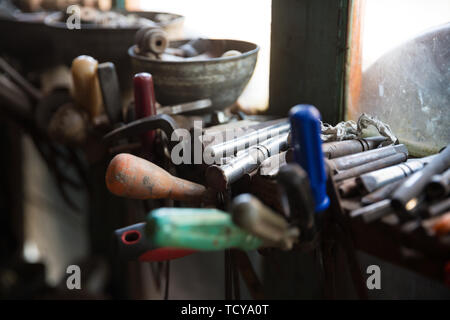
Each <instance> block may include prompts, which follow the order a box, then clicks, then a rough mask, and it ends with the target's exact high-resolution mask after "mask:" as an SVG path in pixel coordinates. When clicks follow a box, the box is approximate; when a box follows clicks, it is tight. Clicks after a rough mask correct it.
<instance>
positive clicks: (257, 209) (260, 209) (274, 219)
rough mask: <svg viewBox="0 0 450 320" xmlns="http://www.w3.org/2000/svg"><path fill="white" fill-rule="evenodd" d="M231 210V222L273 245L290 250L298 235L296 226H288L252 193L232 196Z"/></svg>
mask: <svg viewBox="0 0 450 320" xmlns="http://www.w3.org/2000/svg"><path fill="white" fill-rule="evenodd" d="M231 212H232V216H233V222H234V223H235V224H236V225H237V226H238V227H240V228H242V229H243V230H245V231H247V232H249V233H251V234H253V235H255V236H257V237H260V238H261V239H264V240H265V241H266V242H267V243H270V244H271V245H272V246H274V247H280V248H282V249H283V250H290V249H292V247H293V246H294V243H296V242H297V241H298V238H299V236H300V231H299V230H298V229H297V228H295V227H290V226H289V223H288V222H287V221H286V220H285V219H284V218H283V217H281V216H280V215H278V214H276V213H275V212H273V211H272V210H271V209H270V208H268V207H266V206H265V205H264V204H262V203H261V202H260V201H259V200H258V199H257V198H256V197H254V196H252V195H249V194H242V195H239V196H237V197H236V198H234V199H233V203H232V206H231Z"/></svg>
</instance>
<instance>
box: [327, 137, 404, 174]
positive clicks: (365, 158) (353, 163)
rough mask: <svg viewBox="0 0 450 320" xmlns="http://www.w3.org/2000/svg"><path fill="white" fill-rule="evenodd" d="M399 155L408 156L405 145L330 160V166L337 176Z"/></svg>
mask: <svg viewBox="0 0 450 320" xmlns="http://www.w3.org/2000/svg"><path fill="white" fill-rule="evenodd" d="M397 153H404V154H406V155H408V149H407V148H406V146H405V145H403V144H401V145H397V146H389V147H384V148H378V149H375V150H370V151H366V152H361V153H356V154H352V155H349V156H345V157H340V158H336V159H332V160H328V165H329V166H330V168H331V169H332V170H333V173H335V174H337V173H339V172H341V171H344V170H349V169H351V168H355V167H358V166H360V165H363V164H366V163H370V162H373V161H376V160H380V159H384V158H387V157H389V156H392V155H395V154H397Z"/></svg>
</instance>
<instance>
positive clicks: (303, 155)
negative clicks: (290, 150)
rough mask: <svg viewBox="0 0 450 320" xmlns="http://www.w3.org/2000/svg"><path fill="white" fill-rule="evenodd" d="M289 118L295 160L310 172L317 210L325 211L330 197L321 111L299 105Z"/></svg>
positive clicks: (292, 110) (293, 109)
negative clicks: (322, 136)
mask: <svg viewBox="0 0 450 320" xmlns="http://www.w3.org/2000/svg"><path fill="white" fill-rule="evenodd" d="M289 118H290V121H291V128H292V145H293V147H294V160H295V162H296V163H297V164H299V165H300V166H301V167H302V168H303V169H304V170H305V171H306V172H307V173H308V176H309V182H310V185H311V190H312V193H313V196H314V200H315V211H316V212H322V211H325V210H326V209H328V207H329V206H330V199H329V198H328V196H327V194H326V188H327V186H326V181H327V176H326V172H325V163H324V156H323V151H322V140H321V137H320V134H321V116H320V112H319V110H317V109H316V108H315V107H314V106H312V105H297V106H295V107H293V108H292V109H291V111H290V114H289Z"/></svg>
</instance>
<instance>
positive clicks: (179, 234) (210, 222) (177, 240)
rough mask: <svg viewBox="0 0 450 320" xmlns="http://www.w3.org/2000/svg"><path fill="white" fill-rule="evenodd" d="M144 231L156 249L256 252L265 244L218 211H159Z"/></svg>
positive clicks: (150, 218)
mask: <svg viewBox="0 0 450 320" xmlns="http://www.w3.org/2000/svg"><path fill="white" fill-rule="evenodd" d="M145 231H146V235H147V237H149V238H151V239H152V243H153V244H154V245H155V246H156V247H170V248H185V249H192V250H202V251H218V250H224V249H230V248H236V249H241V250H255V249H258V248H260V247H261V246H263V244H264V241H263V240H262V239H261V238H259V237H257V236H254V235H252V234H250V233H248V232H246V231H244V230H242V229H241V228H239V227H238V226H236V225H235V224H234V223H233V222H232V219H231V215H230V214H228V213H226V212H223V211H220V210H217V209H197V208H195V209H193V208H160V209H156V210H153V211H152V212H151V213H150V214H149V215H148V218H147V227H146V230H145Z"/></svg>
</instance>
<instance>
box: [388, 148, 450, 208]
mask: <svg viewBox="0 0 450 320" xmlns="http://www.w3.org/2000/svg"><path fill="white" fill-rule="evenodd" d="M449 167H450V148H449V147H447V148H445V150H444V151H442V152H441V153H440V154H438V155H437V156H436V157H435V158H434V159H433V160H432V161H430V162H429V163H428V164H427V165H426V166H425V168H423V170H420V171H418V172H416V173H414V174H413V175H411V176H410V177H409V178H408V179H407V180H406V181H405V182H404V183H403V184H402V185H401V186H400V188H399V189H398V190H397V191H396V192H395V193H394V195H393V197H392V205H393V206H394V207H395V208H396V209H397V210H403V211H405V212H410V211H412V210H413V209H414V208H415V207H416V206H417V204H418V201H417V200H418V199H417V198H418V196H419V195H420V194H421V193H422V191H423V190H424V189H425V187H426V186H427V184H428V183H429V182H430V180H431V179H432V178H433V176H434V175H436V174H440V173H442V172H443V171H444V170H447V169H448V168H449Z"/></svg>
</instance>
